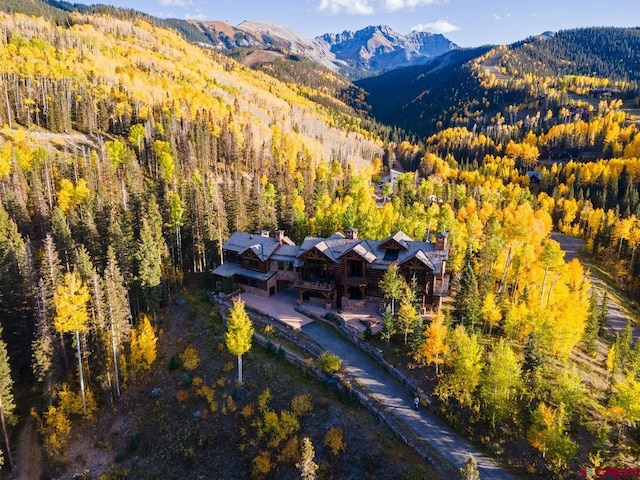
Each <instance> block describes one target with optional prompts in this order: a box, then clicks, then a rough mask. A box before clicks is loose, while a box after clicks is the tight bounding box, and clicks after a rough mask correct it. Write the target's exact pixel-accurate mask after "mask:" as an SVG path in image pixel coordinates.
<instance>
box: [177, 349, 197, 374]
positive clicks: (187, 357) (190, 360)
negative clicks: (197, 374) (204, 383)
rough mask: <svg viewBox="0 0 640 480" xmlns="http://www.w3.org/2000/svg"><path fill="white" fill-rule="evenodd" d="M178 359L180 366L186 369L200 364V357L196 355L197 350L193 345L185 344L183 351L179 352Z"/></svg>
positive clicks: (193, 368)
mask: <svg viewBox="0 0 640 480" xmlns="http://www.w3.org/2000/svg"><path fill="white" fill-rule="evenodd" d="M180 361H181V362H182V366H183V367H184V368H185V369H186V370H189V371H191V370H195V369H196V368H198V365H200V357H199V356H198V350H196V347H194V346H193V345H187V348H185V349H184V352H182V353H181V354H180Z"/></svg>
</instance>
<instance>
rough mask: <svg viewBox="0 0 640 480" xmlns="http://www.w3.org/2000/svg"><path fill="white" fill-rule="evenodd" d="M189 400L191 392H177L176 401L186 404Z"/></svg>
mask: <svg viewBox="0 0 640 480" xmlns="http://www.w3.org/2000/svg"><path fill="white" fill-rule="evenodd" d="M187 398H189V392H188V391H186V390H178V391H177V392H176V400H177V401H178V402H180V403H182V402H185V401H186V400H187Z"/></svg>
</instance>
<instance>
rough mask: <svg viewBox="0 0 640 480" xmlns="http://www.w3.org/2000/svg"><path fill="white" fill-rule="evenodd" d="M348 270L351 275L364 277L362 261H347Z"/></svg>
mask: <svg viewBox="0 0 640 480" xmlns="http://www.w3.org/2000/svg"><path fill="white" fill-rule="evenodd" d="M347 272H349V273H348V275H349V277H355V278H362V262H360V261H358V260H349V261H348V262H347Z"/></svg>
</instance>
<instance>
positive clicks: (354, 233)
mask: <svg viewBox="0 0 640 480" xmlns="http://www.w3.org/2000/svg"><path fill="white" fill-rule="evenodd" d="M344 236H345V237H347V238H348V239H349V240H357V239H358V229H357V228H347V229H346V230H345V231H344Z"/></svg>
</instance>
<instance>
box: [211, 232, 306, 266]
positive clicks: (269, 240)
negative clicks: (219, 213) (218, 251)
mask: <svg viewBox="0 0 640 480" xmlns="http://www.w3.org/2000/svg"><path fill="white" fill-rule="evenodd" d="M282 241H283V243H280V242H278V241H277V240H276V239H274V238H273V237H263V236H262V235H256V234H252V233H245V232H234V233H233V235H231V237H229V240H227V241H226V242H224V245H223V246H222V248H224V249H225V250H229V251H232V252H236V253H237V254H238V255H242V254H243V253H244V252H246V251H247V250H249V249H251V251H253V253H254V254H255V255H256V256H257V257H258V258H259V259H260V260H261V261H263V262H264V261H267V260H268V259H269V258H270V257H271V255H273V253H274V252H275V251H276V250H278V249H279V248H281V247H284V246H295V244H294V243H293V242H292V241H291V239H290V238H289V237H283V240H282Z"/></svg>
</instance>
